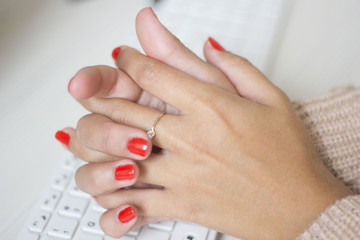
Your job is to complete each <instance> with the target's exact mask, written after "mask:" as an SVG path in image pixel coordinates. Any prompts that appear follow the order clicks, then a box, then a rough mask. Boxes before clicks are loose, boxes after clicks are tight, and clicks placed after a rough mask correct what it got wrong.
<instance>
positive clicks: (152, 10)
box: [149, 7, 159, 19]
mask: <svg viewBox="0 0 360 240" xmlns="http://www.w3.org/2000/svg"><path fill="white" fill-rule="evenodd" d="M149 8H150V10H151V12H152V13H153V14H154V16H155V17H156V19H159V18H158V17H157V16H156V14H155V12H154V9H152V7H149Z"/></svg>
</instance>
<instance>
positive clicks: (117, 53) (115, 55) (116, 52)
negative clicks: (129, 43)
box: [111, 47, 121, 61]
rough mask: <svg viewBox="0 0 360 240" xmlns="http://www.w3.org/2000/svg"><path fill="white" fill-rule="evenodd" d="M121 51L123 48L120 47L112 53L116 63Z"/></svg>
mask: <svg viewBox="0 0 360 240" xmlns="http://www.w3.org/2000/svg"><path fill="white" fill-rule="evenodd" d="M120 50H121V48H120V47H117V48H115V49H114V50H113V51H112V53H111V56H112V58H113V59H114V61H115V60H116V59H117V57H118V56H119V53H120Z"/></svg>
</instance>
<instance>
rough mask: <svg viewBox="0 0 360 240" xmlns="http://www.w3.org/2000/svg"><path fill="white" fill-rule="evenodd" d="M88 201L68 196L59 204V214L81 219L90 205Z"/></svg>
mask: <svg viewBox="0 0 360 240" xmlns="http://www.w3.org/2000/svg"><path fill="white" fill-rule="evenodd" d="M88 202H89V201H88V200H86V199H83V198H78V197H73V196H70V195H69V194H66V195H64V196H63V198H62V199H61V201H60V203H59V214H60V215H63V216H67V217H73V218H81V217H82V216H83V215H84V212H85V209H86V207H87V205H88Z"/></svg>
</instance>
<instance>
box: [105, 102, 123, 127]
mask: <svg viewBox="0 0 360 240" xmlns="http://www.w3.org/2000/svg"><path fill="white" fill-rule="evenodd" d="M106 116H109V118H110V119H113V120H115V121H116V122H119V123H126V122H127V121H128V114H127V111H126V108H125V107H124V105H123V104H121V103H116V104H114V105H113V106H112V107H111V108H109V110H108V112H107V113H106Z"/></svg>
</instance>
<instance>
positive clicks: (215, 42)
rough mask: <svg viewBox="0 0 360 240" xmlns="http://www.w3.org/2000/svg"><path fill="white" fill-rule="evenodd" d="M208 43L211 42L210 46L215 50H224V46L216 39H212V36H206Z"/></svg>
mask: <svg viewBox="0 0 360 240" xmlns="http://www.w3.org/2000/svg"><path fill="white" fill-rule="evenodd" d="M208 41H209V43H210V44H211V46H212V47H213V48H215V49H216V50H219V51H221V52H223V51H225V48H223V47H222V46H221V45H220V44H219V43H218V42H217V41H215V39H213V38H212V37H209V38H208Z"/></svg>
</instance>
